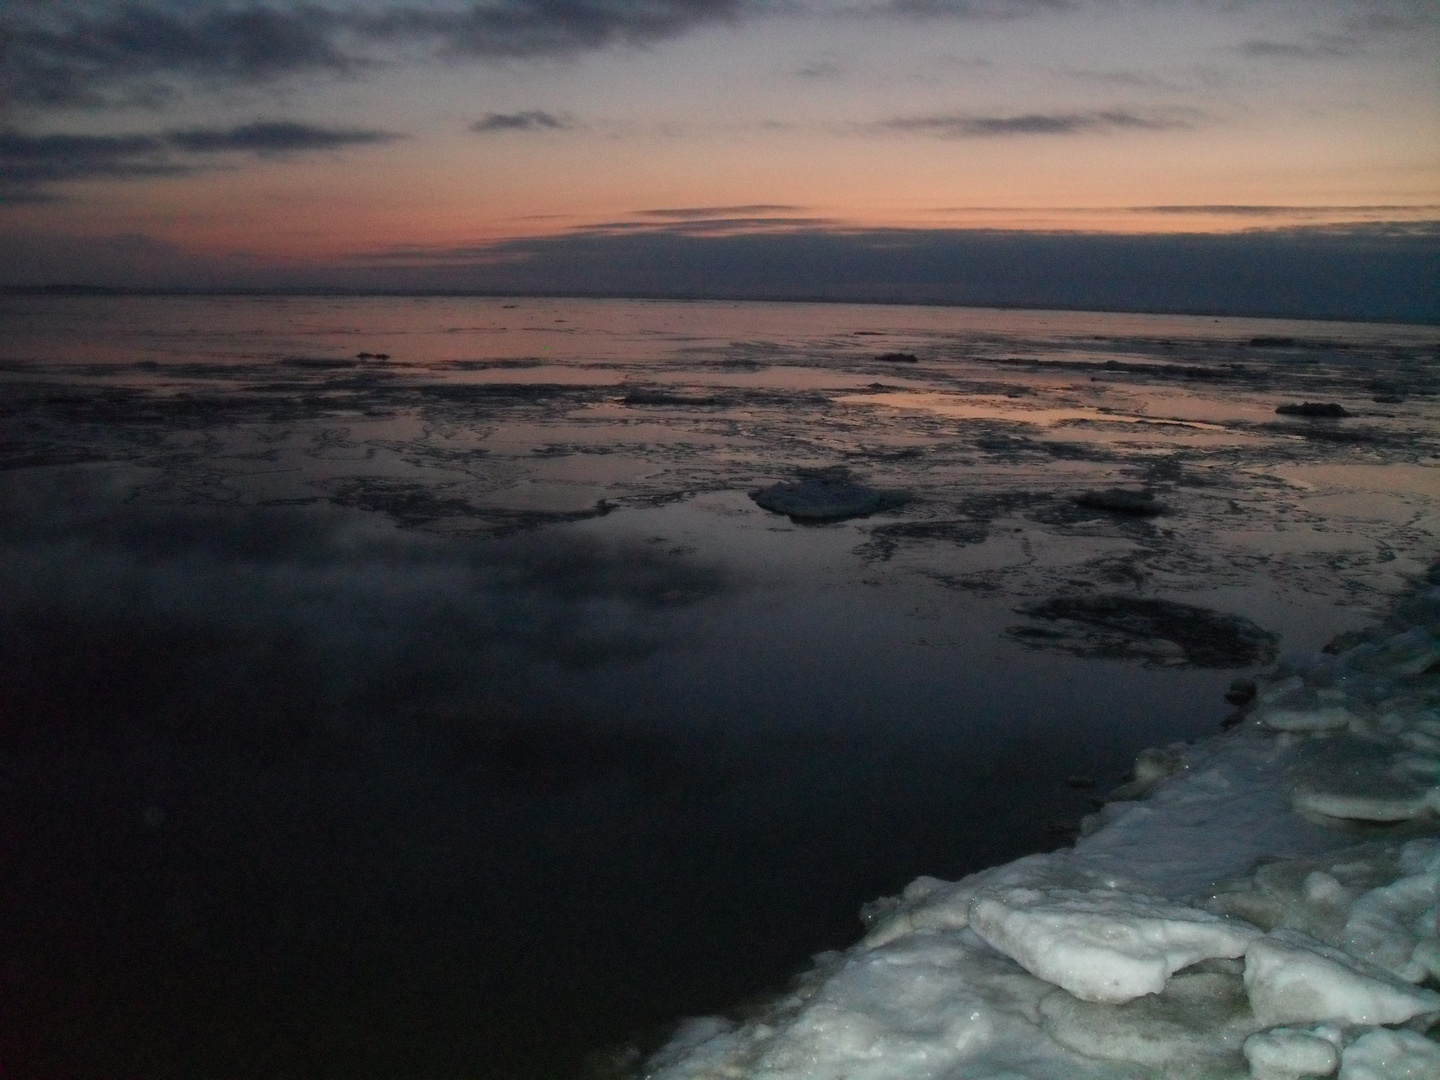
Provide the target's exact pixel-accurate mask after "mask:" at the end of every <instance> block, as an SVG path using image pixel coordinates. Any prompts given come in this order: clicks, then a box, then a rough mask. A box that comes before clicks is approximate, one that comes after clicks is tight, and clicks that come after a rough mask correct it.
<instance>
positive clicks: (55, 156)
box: [0, 121, 400, 202]
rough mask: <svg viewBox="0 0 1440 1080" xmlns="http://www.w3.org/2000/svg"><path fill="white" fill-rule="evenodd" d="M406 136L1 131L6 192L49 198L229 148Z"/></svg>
mask: <svg viewBox="0 0 1440 1080" xmlns="http://www.w3.org/2000/svg"><path fill="white" fill-rule="evenodd" d="M398 138H400V136H398V135H395V134H392V133H390V132H386V131H373V130H367V129H359V128H327V127H317V126H314V125H311V124H298V123H293V122H290V121H257V122H255V123H251V124H241V125H239V126H237V127H229V128H189V129H186V130H179V131H167V132H162V133H158V134H144V135H68V134H52V135H27V134H24V133H22V132H18V131H4V130H0V198H3V199H4V200H5V201H7V202H19V201H27V202H28V201H35V200H37V199H40V198H44V197H45V196H46V194H47V192H46V188H47V186H48V185H52V184H56V183H62V182H64V181H72V180H91V179H109V180H126V179H134V178H137V177H145V176H174V175H181V174H184V173H189V172H194V171H196V170H197V169H200V168H203V167H205V166H206V164H207V162H206V160H205V159H206V157H207V156H209V155H215V154H224V153H247V154H252V155H259V156H278V155H286V154H296V153H305V152H314V151H324V150H338V149H342V148H344V147H347V146H371V145H375V144H378V143H386V142H391V141H394V140H396V139H398Z"/></svg>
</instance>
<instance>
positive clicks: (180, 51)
mask: <svg viewBox="0 0 1440 1080" xmlns="http://www.w3.org/2000/svg"><path fill="white" fill-rule="evenodd" d="M336 28H337V17H336V16H335V14H334V13H333V12H330V11H328V10H326V9H323V8H319V7H314V6H311V5H291V6H279V5H271V4H261V3H251V4H246V5H243V6H236V5H233V4H228V3H217V2H215V0H192V2H191V3H187V4H177V3H172V2H166V0H149V2H134V3H127V4H120V5H97V4H91V3H83V2H80V3H77V2H75V0H56V2H55V3H50V4H44V5H40V4H36V5H32V6H25V7H15V8H12V9H11V10H10V11H9V12H6V13H5V14H3V15H0V49H3V56H4V61H5V62H4V64H3V67H0V71H3V74H0V100H7V101H8V102H9V103H10V105H11V107H14V106H16V105H19V106H31V107H34V106H41V107H47V106H69V107H73V106H98V105H106V104H129V103H134V102H136V101H151V102H153V101H156V100H163V99H164V98H165V97H167V96H170V95H172V94H173V93H174V87H173V85H172V84H173V81H174V80H175V79H176V78H191V79H195V80H199V81H203V82H210V83H232V84H237V83H238V84H247V83H261V82H267V81H271V80H274V79H276V78H280V77H283V76H286V75H290V74H294V73H296V72H301V71H317V70H323V71H331V72H343V71H348V70H351V69H352V68H353V67H354V66H355V63H356V58H354V57H352V56H349V55H347V54H346V52H345V51H344V50H343V49H342V48H341V47H340V45H339V43H338V42H337V40H336V37H335V30H336Z"/></svg>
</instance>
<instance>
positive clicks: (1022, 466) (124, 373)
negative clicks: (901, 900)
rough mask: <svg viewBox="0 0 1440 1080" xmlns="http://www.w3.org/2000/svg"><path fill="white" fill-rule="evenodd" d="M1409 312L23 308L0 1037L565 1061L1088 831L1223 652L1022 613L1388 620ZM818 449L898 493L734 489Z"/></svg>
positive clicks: (2, 685) (754, 987) (1415, 338)
mask: <svg viewBox="0 0 1440 1080" xmlns="http://www.w3.org/2000/svg"><path fill="white" fill-rule="evenodd" d="M860 331H864V332H863V333H859V332H860ZM1261 337H1269V338H1272V339H1274V338H1286V337H1289V338H1292V339H1293V343H1292V344H1290V345H1281V346H1276V345H1259V346H1257V345H1251V344H1249V343H1250V342H1251V341H1252V339H1255V338H1261ZM1435 337H1436V335H1435V332H1434V331H1433V329H1425V328H1405V327H1374V326H1345V325H1332V324H1288V323H1266V322H1259V321H1254V320H1249V321H1238V320H1218V321H1217V320H1210V319H1194V318H1163V317H1148V316H1147V317H1140V316H1108V315H1085V314H1066V313H1015V312H978V311H950V310H944V309H912V308H885V307H846V306H839V305H836V306H823V305H767V304H754V305H741V304H652V303H640V302H611V301H604V302H600V301H585V302H571V301H557V300H543V301H536V300H504V301H502V300H485V299H465V300H439V299H426V300H400V299H338V300H337V299H243V298H225V299H204V298H185V299H166V298H147V299H139V298H137V299H91V298H51V299H30V298H25V299H17V298H13V297H12V298H3V299H0V394H3V397H0V410H3V413H4V431H5V439H4V442H3V444H0V467H3V470H4V471H3V472H0V510H3V512H0V716H3V727H0V751H3V753H0V845H3V846H0V852H3V860H0V878H3V882H4V888H3V889H0V926H4V927H6V930H5V931H4V932H3V933H0V980H3V988H4V993H3V995H0V996H3V998H4V1000H5V1002H6V1007H5V1009H4V1010H0V1065H3V1066H5V1067H7V1068H10V1069H12V1071H16V1072H17V1073H18V1074H21V1075H25V1074H29V1075H60V1074H67V1073H69V1074H76V1075H109V1074H117V1073H123V1074H136V1075H138V1074H144V1075H147V1076H156V1077H161V1076H182V1075H185V1076H192V1075H215V1076H237V1077H238V1076H259V1075H267V1076H269V1075H283V1074H286V1073H289V1074H296V1075H307V1076H327V1075H329V1076H346V1077H357V1076H385V1077H393V1076H406V1075H413V1076H427V1077H433V1076H494V1077H507V1078H511V1077H525V1076H536V1077H539V1076H546V1077H553V1076H563V1075H570V1074H575V1073H577V1072H579V1071H580V1070H581V1069H582V1068H583V1067H584V1064H585V1060H586V1057H587V1055H590V1054H593V1053H598V1052H602V1051H604V1050H605V1049H606V1048H607V1047H613V1046H615V1045H618V1044H622V1043H624V1042H626V1041H627V1040H632V1039H639V1040H642V1041H643V1040H645V1039H647V1038H652V1037H659V1035H660V1034H663V1030H664V1025H665V1024H666V1023H668V1022H669V1021H672V1020H674V1019H675V1018H677V1017H678V1016H681V1015H684V1014H695V1013H707V1012H715V1011H721V1010H725V1009H727V1008H729V1007H731V1006H733V1005H734V1004H735V1003H736V1002H738V1001H740V1000H741V999H743V998H745V997H747V996H749V995H753V994H756V993H758V992H761V991H764V990H766V989H767V988H770V987H773V986H775V985H776V984H777V983H778V982H780V981H783V979H784V978H785V977H786V976H787V975H788V974H789V973H790V972H791V971H793V970H794V969H795V968H796V967H797V966H801V965H804V964H805V963H806V958H807V957H808V955H809V954H810V953H811V952H814V951H816V950H819V949H823V948H830V947H837V946H844V945H846V944H848V943H849V942H850V941H851V940H853V938H854V937H855V936H856V934H857V933H858V932H859V928H860V927H859V923H858V921H857V920H856V919H855V911H856V909H857V907H858V906H859V904H860V903H861V902H862V901H865V900H868V899H871V898H873V897H875V896H878V895H881V894H885V893H893V892H895V891H897V890H898V889H899V888H900V887H901V886H902V885H904V884H905V882H907V881H908V880H910V879H911V878H913V877H915V876H916V875H917V874H920V873H929V874H935V875H938V876H942V877H958V876H960V875H961V874H963V873H965V872H968V871H970V870H974V869H976V868H978V867H980V866H983V865H987V864H990V863H994V862H997V861H1000V860H1005V859H1009V858H1013V857H1014V856H1016V855H1019V854H1022V853H1024V852H1027V851H1035V850H1041V849H1044V848H1046V847H1050V846H1054V845H1057V844H1060V843H1064V842H1067V841H1068V839H1069V837H1070V835H1071V833H1070V831H1069V830H1071V829H1072V828H1073V827H1074V826H1075V824H1076V823H1077V822H1078V819H1079V817H1080V815H1081V814H1083V813H1085V812H1087V811H1088V810H1089V809H1090V808H1091V807H1090V803H1089V798H1090V796H1091V795H1092V794H1094V792H1093V791H1092V790H1091V789H1090V788H1089V787H1087V786H1085V785H1086V784H1087V783H1088V782H1089V781H1091V780H1093V781H1096V782H1098V783H1099V784H1100V785H1102V786H1108V785H1110V784H1112V783H1114V782H1116V781H1118V780H1119V779H1120V778H1121V774H1123V772H1124V771H1125V769H1126V768H1127V767H1128V764H1129V762H1130V760H1131V759H1132V758H1133V756H1134V752H1135V750H1136V749H1137V748H1138V747H1139V746H1142V745H1151V744H1163V743H1165V742H1168V741H1171V740H1174V739H1181V738H1191V737H1195V736H1197V735H1201V734H1204V733H1207V732H1209V731H1211V730H1213V729H1214V728H1215V725H1216V724H1217V723H1218V721H1219V719H1220V718H1221V717H1222V716H1223V715H1224V713H1225V706H1224V704H1223V702H1222V701H1221V700H1220V696H1221V692H1222V691H1223V690H1224V688H1225V686H1226V685H1227V683H1228V682H1229V680H1230V679H1231V678H1233V677H1235V676H1236V675H1241V674H1246V673H1247V672H1246V671H1245V670H1244V669H1236V670H1206V669H1199V668H1194V667H1188V666H1185V665H1184V664H1183V658H1184V657H1185V656H1187V655H1197V656H1198V655H1203V650H1194V649H1192V650H1190V651H1189V652H1187V651H1186V650H1185V649H1184V648H1180V649H1179V652H1178V653H1177V652H1176V651H1175V650H1171V651H1169V652H1167V651H1166V650H1163V649H1161V650H1158V651H1157V650H1155V649H1154V648H1149V649H1148V651H1147V649H1137V650H1135V651H1133V652H1129V653H1127V652H1125V650H1124V649H1123V648H1122V649H1121V654H1122V656H1130V659H1124V658H1121V659H1103V660H1097V659H1087V658H1085V655H1084V654H1085V651H1086V650H1085V646H1084V643H1083V641H1082V639H1083V633H1084V631H1085V628H1084V627H1076V626H1071V627H1069V629H1068V631H1067V633H1066V634H1058V635H1054V636H1049V637H1047V636H1046V633H1045V631H1046V630H1047V629H1048V627H1049V625H1050V624H1044V623H1040V622H1034V621H1027V618H1026V616H1024V615H1023V614H1021V613H1020V612H1019V609H1020V608H1022V607H1027V606H1032V605H1034V604H1036V603H1037V602H1040V601H1044V600H1048V599H1050V598H1052V597H1055V596H1057V595H1059V596H1064V595H1081V596H1089V595H1096V594H1122V595H1125V596H1133V597H1143V598H1156V599H1163V600H1170V601H1175V602H1179V603H1184V604H1189V605H1195V606H1199V607H1205V608H1211V609H1214V610H1216V611H1219V612H1222V613H1226V614H1233V615H1239V616H1243V617H1246V618H1248V619H1250V620H1252V621H1253V622H1254V623H1256V624H1258V625H1259V627H1261V628H1262V629H1264V630H1268V631H1271V632H1274V633H1276V634H1278V635H1279V640H1280V649H1281V651H1282V652H1283V651H1286V650H1290V649H1314V648H1317V647H1319V646H1320V645H1321V644H1323V643H1324V642H1325V640H1326V639H1328V638H1329V636H1331V635H1332V634H1334V633H1335V632H1337V631H1339V630H1343V629H1346V628H1348V627H1350V626H1358V625H1361V624H1363V623H1365V622H1367V621H1368V611H1369V610H1370V609H1371V608H1372V607H1375V606H1379V605H1380V604H1381V603H1382V598H1383V596H1384V595H1385V594H1386V593H1388V592H1393V591H1395V590H1396V589H1398V588H1399V586H1400V584H1401V582H1402V581H1403V576H1404V574H1406V573H1407V572H1411V571H1413V570H1415V569H1416V568H1418V567H1420V566H1423V565H1424V564H1425V563H1426V562H1427V561H1428V560H1429V559H1430V557H1431V556H1432V555H1433V553H1434V549H1435V546H1436V537H1437V534H1440V484H1437V483H1436V481H1435V475H1436V472H1435V465H1436V462H1437V454H1440V434H1437V433H1440V425H1437V420H1440V403H1437V399H1436V397H1435V392H1436V390H1437V388H1440V387H1437V381H1436V376H1435V374H1434V373H1433V371H1434V361H1435ZM897 349H903V350H905V351H910V352H915V353H917V354H918V355H919V357H920V360H919V362H917V363H916V364H904V365H901V364H896V363H892V362H885V361H880V360H879V359H877V357H878V355H880V354H882V353H886V352H891V351H895V350H897ZM361 352H365V353H370V354H372V356H371V357H367V358H365V359H356V354H357V353H361ZM376 353H386V354H388V355H389V358H388V359H386V360H377V359H375V358H374V357H373V354H376ZM875 384H879V385H878V388H877V386H876V385H875ZM891 388H893V390H892V389H891ZM857 394H858V395H862V396H864V397H865V398H866V399H867V400H873V401H874V402H875V404H865V405H858V404H855V403H854V401H853V400H852V399H853V398H854V397H855V395H857ZM1376 396H1385V397H1396V396H1399V397H1401V398H1402V399H1403V400H1402V401H1401V402H1399V403H1377V402H1375V401H1373V400H1372V399H1373V398H1374V397H1376ZM887 397H894V398H896V399H897V400H905V401H924V402H929V401H944V402H950V403H953V409H951V410H950V411H949V412H947V411H945V410H943V409H938V408H925V409H914V408H908V407H907V408H892V407H880V404H879V403H881V402H884V403H885V404H886V405H887V406H888V405H890V404H892V403H891V402H887V401H885V399H886V398H887ZM1306 399H1309V400H1316V399H1320V400H1326V401H1330V400H1335V401H1340V402H1342V403H1344V405H1345V407H1346V408H1347V410H1349V411H1350V412H1352V413H1353V414H1354V415H1353V416H1352V417H1349V418H1346V419H1344V420H1339V421H1335V420H1305V419H1293V418H1285V417H1277V416H1275V415H1274V408H1275V406H1276V405H1278V404H1281V403H1284V402H1289V401H1297V400H1306ZM1007 402H1008V403H1013V407H1010V406H1007V404H1006V403H1007ZM967 410H968V411H967ZM817 469H823V470H831V472H832V473H833V472H834V471H835V470H840V471H843V472H844V473H845V474H846V475H848V476H850V477H852V478H853V479H854V480H855V481H856V482H857V483H864V484H868V485H873V486H874V487H876V488H883V489H903V490H905V491H907V492H909V493H910V495H911V499H910V501H909V502H908V503H906V504H905V505H904V506H902V507H899V508H896V509H892V510H888V511H886V512H884V513H882V514H879V515H876V516H874V517H871V518H866V519H859V520H853V521H846V522H839V523H835V524H827V525H820V526H814V525H795V524H792V523H791V522H790V521H789V520H788V519H787V518H785V517H782V516H778V515H774V514H769V513H767V512H766V511H764V510H762V509H761V508H760V507H758V506H756V505H755V504H754V503H753V502H752V501H751V499H750V498H749V497H748V494H747V493H748V492H749V491H751V490H754V489H756V488H759V487H762V486H765V485H768V484H771V483H774V482H777V481H786V480H793V479H795V478H796V477H798V476H801V475H803V474H804V473H805V470H817ZM1116 485H1123V486H1127V487H1131V488H1135V489H1140V488H1147V489H1150V490H1153V491H1154V492H1155V493H1156V494H1157V496H1158V497H1159V498H1160V500H1161V501H1162V502H1164V503H1165V504H1166V506H1167V507H1168V508H1169V512H1168V513H1167V514H1165V515H1163V516H1159V517H1155V518H1144V519H1141V518H1130V517H1126V516H1124V515H1114V514H1109V513H1106V512H1104V511H1097V510H1094V509H1090V508H1086V507H1083V506H1080V505H1078V504H1077V503H1075V502H1074V496H1076V495H1078V494H1080V493H1081V492H1083V491H1085V490H1087V489H1091V488H1104V487H1110V486H1116ZM1148 625H1149V626H1150V631H1154V626H1155V625H1156V624H1154V623H1151V624H1148ZM1017 626H1021V627H1027V626H1028V627H1029V628H1030V629H1031V630H1032V631H1035V632H1032V633H1031V634H1029V635H1028V636H1026V635H1020V636H1019V637H1017V636H1015V635H1013V634H1008V635H1007V631H1010V630H1012V629H1013V628H1015V627H1017ZM1161 629H1162V630H1165V629H1166V628H1165V627H1164V625H1163V624H1161ZM1150 631H1147V632H1150ZM1167 632H1174V633H1177V634H1179V633H1180V630H1179V629H1173V630H1170V631H1167ZM1107 633H1110V634H1112V635H1113V634H1114V633H1116V631H1115V630H1114V628H1113V627H1111V628H1110V629H1109V630H1107ZM1161 636H1163V635H1161ZM1121 637H1123V633H1122V634H1121ZM1107 640H1110V639H1107ZM1076 642H1081V643H1080V644H1076ZM1142 644H1145V643H1142ZM1148 644H1150V645H1153V642H1150V643H1148ZM1067 649H1068V650H1069V651H1066V650H1067ZM1092 652H1093V650H1092ZM1067 778H1073V780H1074V783H1073V784H1067V783H1066V780H1067Z"/></svg>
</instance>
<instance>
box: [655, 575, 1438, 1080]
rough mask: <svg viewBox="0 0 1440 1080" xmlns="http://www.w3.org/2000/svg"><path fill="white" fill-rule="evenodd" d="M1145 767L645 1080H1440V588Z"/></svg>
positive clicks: (884, 922) (885, 910) (666, 1061)
mask: <svg viewBox="0 0 1440 1080" xmlns="http://www.w3.org/2000/svg"><path fill="white" fill-rule="evenodd" d="M1431 577H1432V584H1430V585H1426V586H1425V587H1423V588H1421V589H1420V590H1418V591H1417V592H1416V593H1415V594H1413V595H1411V596H1410V597H1407V598H1406V599H1405V600H1403V601H1402V602H1401V603H1400V604H1398V605H1397V607H1396V609H1395V611H1394V613H1392V615H1391V616H1390V617H1389V618H1388V619H1387V620H1386V623H1385V625H1384V626H1382V627H1380V628H1377V630H1376V631H1374V632H1372V633H1370V634H1369V635H1368V640H1366V641H1364V642H1363V643H1362V644H1360V645H1357V646H1355V647H1354V648H1352V649H1350V650H1349V651H1348V652H1345V653H1342V654H1340V655H1339V656H1335V657H1329V656H1318V657H1315V658H1312V659H1310V660H1307V661H1304V662H1296V661H1294V660H1293V659H1292V661H1291V662H1290V663H1289V666H1290V668H1291V671H1292V672H1294V673H1290V674H1286V675H1285V676H1284V677H1280V676H1279V675H1277V676H1275V677H1273V678H1272V679H1270V680H1269V682H1268V683H1262V686H1261V687H1260V689H1259V692H1258V693H1257V695H1256V698H1255V700H1254V702H1253V703H1252V704H1251V705H1250V706H1249V711H1248V714H1247V715H1246V717H1245V718H1244V719H1243V720H1242V722H1241V723H1239V724H1238V725H1236V726H1235V727H1234V728H1233V730H1231V731H1229V732H1227V733H1226V734H1224V735H1221V736H1218V737H1216V738H1214V739H1212V740H1209V741H1207V742H1204V743H1201V744H1197V745H1182V744H1177V745H1174V746H1170V747H1165V748H1160V749H1155V750H1147V751H1145V752H1143V753H1142V755H1141V756H1140V758H1139V760H1138V761H1137V763H1136V770H1135V779H1134V780H1133V781H1132V782H1131V783H1129V784H1126V785H1125V786H1124V787H1123V788H1121V789H1118V790H1117V791H1116V792H1115V793H1113V794H1112V796H1111V800H1112V801H1110V802H1109V804H1108V805H1106V806H1105V808H1104V809H1103V810H1102V811H1100V812H1099V813H1097V814H1095V815H1093V816H1092V818H1091V819H1089V820H1088V821H1087V823H1086V829H1085V833H1086V835H1085V836H1084V837H1083V838H1082V839H1081V840H1079V841H1078V842H1077V843H1076V844H1075V845H1074V846H1073V847H1072V848H1068V849H1065V850H1062V851H1056V852H1052V853H1049V854H1044V855H1031V856H1027V857H1026V858H1023V859H1018V860H1016V861H1015V862H1013V863H1009V864H1007V865H1005V866H999V867H993V868H991V869H988V870H984V871H981V872H979V873H976V874H972V875H970V876H969V877H967V878H964V879H962V880H961V881H958V882H946V881H941V880H939V879H936V878H929V877H922V878H919V879H917V880H916V881H914V882H912V883H911V884H910V885H909V886H907V887H906V889H905V890H904V891H903V892H902V893H901V894H900V895H899V896H896V897H889V898H885V899H883V900H879V901H875V902H873V903H871V904H868V905H866V908H865V910H864V912H863V913H862V917H863V918H864V919H865V921H866V922H867V923H868V925H869V927H870V929H869V932H868V934H867V935H866V936H865V938H864V939H863V940H862V941H861V942H860V943H859V944H857V945H855V946H854V947H853V948H851V949H850V950H848V951H847V952H845V953H843V954H827V955H826V956H824V957H821V958H817V966H816V967H815V969H814V970H813V971H812V972H811V973H809V974H808V975H807V976H805V977H804V978H802V979H801V980H799V981H798V982H797V984H796V985H795V987H794V988H793V989H792V991H791V993H790V994H789V995H788V996H786V997H784V998H783V999H781V1000H780V1001H779V1002H777V1003H776V1004H774V1005H773V1006H772V1007H771V1008H770V1009H769V1010H768V1011H767V1012H765V1013H764V1014H763V1015H761V1016H759V1017H756V1018H753V1019H750V1020H748V1021H746V1022H744V1023H740V1024H735V1023H731V1022H729V1021H724V1020H720V1019H718V1018H711V1019H708V1020H703V1021H690V1022H688V1023H687V1024H686V1025H684V1026H683V1027H682V1029H681V1031H680V1032H679V1033H678V1034H677V1037H676V1039H675V1040H674V1041H673V1042H672V1043H671V1044H670V1045H669V1046H668V1047H667V1048H665V1049H664V1050H662V1051H661V1053H660V1054H658V1055H657V1056H656V1057H655V1058H653V1059H652V1060H651V1062H650V1063H649V1065H648V1072H647V1073H646V1075H647V1076H648V1077H650V1078H651V1080H722V1078H725V1080H842V1078H845V1080H862V1078H865V1080H869V1078H874V1080H880V1078H884V1080H964V1078H972V1077H973V1078H976V1080H981V1078H986V1080H999V1078H1002V1077H1003V1078H1005V1080H1072V1078H1073V1080H1162V1078H1163V1080H1185V1078H1193V1080H1202V1078H1204V1080H1209V1078H1213V1080H1220V1078H1227V1077H1234V1078H1244V1077H1250V1078H1253V1080H1298V1078H1300V1077H1309V1076H1314V1077H1323V1076H1338V1077H1339V1078H1340V1080H1402V1078H1411V1077H1415V1078H1425V1080H1440V1042H1437V1041H1436V1036H1437V1034H1440V828H1437V821H1436V815H1437V812H1440V711H1437V707H1440V588H1437V587H1435V585H1434V584H1433V581H1434V580H1437V579H1440V574H1437V573H1436V571H1432V574H1431Z"/></svg>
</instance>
